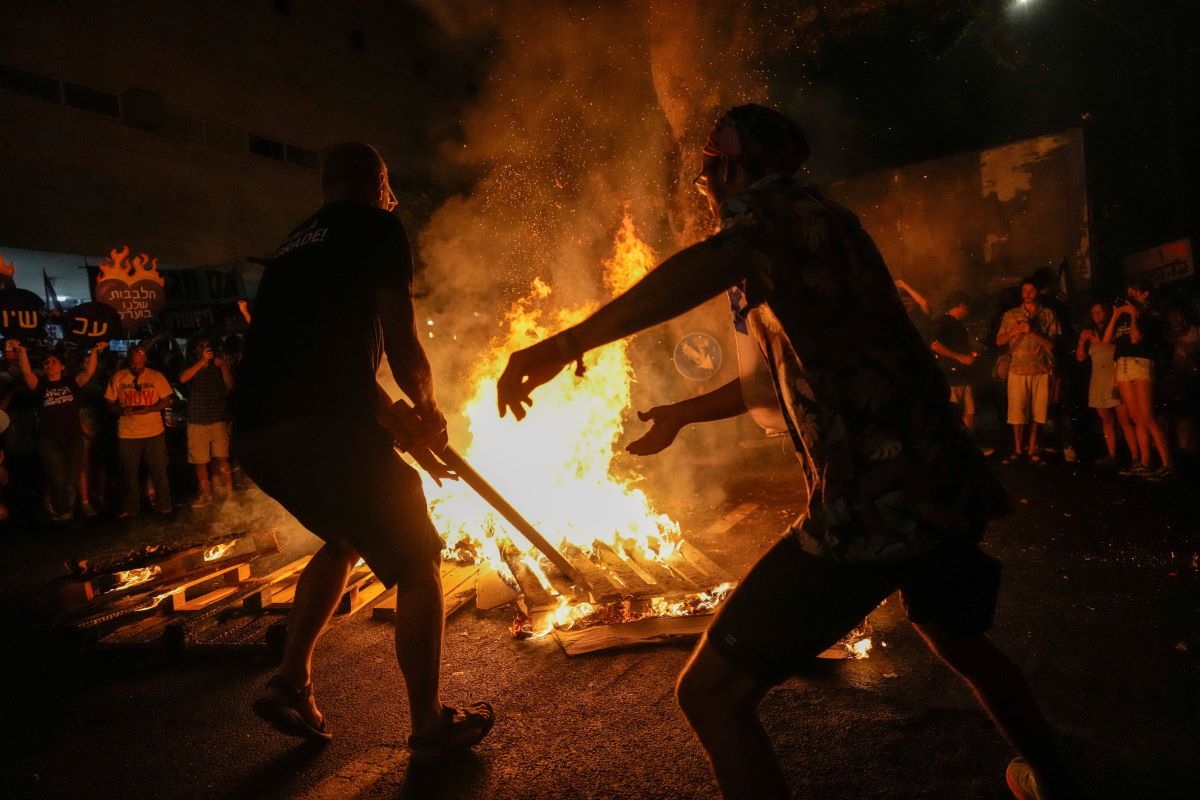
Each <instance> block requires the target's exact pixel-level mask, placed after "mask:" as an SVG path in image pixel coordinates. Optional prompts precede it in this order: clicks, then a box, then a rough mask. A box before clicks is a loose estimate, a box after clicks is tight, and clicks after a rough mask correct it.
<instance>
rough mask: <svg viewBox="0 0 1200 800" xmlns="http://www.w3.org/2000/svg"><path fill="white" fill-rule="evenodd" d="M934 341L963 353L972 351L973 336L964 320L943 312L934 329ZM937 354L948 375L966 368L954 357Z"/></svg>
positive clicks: (939, 362)
mask: <svg viewBox="0 0 1200 800" xmlns="http://www.w3.org/2000/svg"><path fill="white" fill-rule="evenodd" d="M932 341H934V342H938V343H939V344H941V345H942V346H943V347H946V348H948V349H950V350H953V351H954V352H956V353H961V354H963V355H967V354H968V353H970V352H971V337H970V335H969V334H968V333H967V326H966V325H964V324H963V323H962V320H959V319H955V318H954V317H952V316H950V315H949V314H942V316H941V319H939V320H938V321H937V324H936V325H935V326H934V329H933V337H932ZM935 355H937V362H938V366H940V367H941V368H942V371H943V372H945V373H946V376H947V377H950V376H952V375H954V374H955V373H958V372H960V371H964V370H965V369H966V367H965V366H964V365H963V364H962V363H960V362H958V361H955V360H954V359H952V358H946V357H945V356H943V355H940V354H935Z"/></svg>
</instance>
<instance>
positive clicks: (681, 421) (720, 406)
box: [625, 378, 746, 456]
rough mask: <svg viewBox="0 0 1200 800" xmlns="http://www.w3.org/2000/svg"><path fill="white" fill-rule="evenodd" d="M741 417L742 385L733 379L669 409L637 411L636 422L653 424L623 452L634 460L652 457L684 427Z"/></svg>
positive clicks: (673, 404)
mask: <svg viewBox="0 0 1200 800" xmlns="http://www.w3.org/2000/svg"><path fill="white" fill-rule="evenodd" d="M745 413H746V401H745V400H744V399H743V398H742V382H741V379H739V378H734V379H733V380H731V381H730V382H729V383H727V384H725V385H724V386H722V387H721V388H719V389H714V390H712V391H711V392H708V393H707V394H701V395H697V396H696V397H689V398H688V399H687V400H681V401H679V402H678V403H671V404H670V405H665V406H655V407H654V408H652V409H650V410H649V411H639V412H638V419H640V420H641V421H642V422H652V423H654V424H653V426H652V427H651V428H650V430H649V431H647V432H646V433H645V435H643V436H642V437H641V438H640V439H638V440H636V441H634V442H631V443H630V444H629V446H628V447H626V448H625V449H626V450H628V451H629V452H630V453H633V454H634V455H635V456H650V455H654V454H655V453H659V452H662V451H663V450H665V449H667V448H668V447H670V446H671V443H672V442H674V441H675V437H676V436H678V435H679V432H680V431H681V430H683V429H684V428H685V427H686V426H688V425H691V424H693V423H696V422H714V421H716V420H719V419H729V418H730V417H737V416H740V415H742V414H745Z"/></svg>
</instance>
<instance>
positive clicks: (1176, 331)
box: [897, 270, 1200, 481]
mask: <svg viewBox="0 0 1200 800" xmlns="http://www.w3.org/2000/svg"><path fill="white" fill-rule="evenodd" d="M1057 283H1058V281H1057V276H1055V275H1054V273H1053V272H1052V271H1050V270H1043V271H1041V272H1039V273H1037V274H1035V275H1033V276H1031V277H1029V278H1026V279H1024V280H1023V281H1022V282H1021V284H1020V289H1019V291H1020V294H1019V299H1018V298H1015V297H1014V298H1012V299H1011V300H1009V302H1007V303H1004V302H1001V304H1000V307H999V309H998V311H999V313H998V314H997V315H996V316H995V317H994V318H993V319H992V320H991V323H990V325H989V326H988V327H987V329H986V331H985V332H984V333H982V334H981V335H979V336H976V337H974V338H973V337H972V336H971V334H970V332H969V329H968V325H967V322H966V321H967V320H968V318H969V317H970V316H971V315H972V312H973V311H974V310H975V309H973V308H972V300H971V298H970V297H969V296H968V295H967V294H965V293H962V292H955V293H953V294H951V295H950V296H949V297H948V298H947V301H946V304H945V305H946V308H945V313H944V314H943V315H942V316H941V317H940V318H939V319H937V320H932V319H931V316H930V313H929V308H930V306H929V303H928V302H927V301H926V300H925V299H924V298H923V297H922V296H921V295H920V294H918V293H917V292H916V290H914V289H913V288H912V287H911V286H909V285H908V284H905V283H903V282H900V281H898V282H897V290H898V291H899V292H900V294H901V297H902V299H903V300H904V301H905V307H906V309H907V310H908V313H909V316H910V318H913V320H914V323H915V324H916V327H917V329H918V330H919V331H920V332H921V333H922V335H923V336H924V337H925V338H926V340H927V341H928V342H929V346H930V348H931V349H932V350H933V352H934V354H935V355H936V356H937V360H938V363H939V364H941V366H942V369H943V371H944V373H945V375H946V378H947V381H948V382H949V384H950V398H951V401H952V402H953V403H954V404H955V405H956V406H957V407H958V408H959V409H960V411H961V413H962V420H963V423H964V424H965V425H966V427H967V428H968V429H971V430H974V429H975V426H976V417H977V414H978V413H979V402H978V401H977V398H976V394H977V391H978V390H979V389H981V388H985V387H987V386H989V385H991V386H993V387H995V388H996V389H998V391H995V392H992V393H991V394H992V395H993V396H994V397H996V398H997V401H996V409H995V410H996V415H997V417H999V419H1001V420H1003V421H1004V422H1006V423H1007V425H1008V426H1009V428H1010V429H1011V434H1012V444H1011V449H1010V450H1008V451H1007V452H1006V454H1005V455H1004V456H1003V457H1002V463H1004V464H1016V463H1019V462H1024V463H1029V464H1036V465H1041V464H1045V463H1046V459H1047V453H1049V452H1051V451H1054V452H1057V453H1061V455H1062V459H1063V460H1064V461H1066V462H1076V461H1078V460H1079V459H1080V457H1081V454H1092V455H1094V456H1095V457H1094V463H1095V464H1096V465H1098V466H1101V467H1107V468H1112V469H1116V470H1117V471H1118V472H1119V473H1120V474H1121V475H1123V476H1130V477H1138V478H1144V479H1147V480H1151V481H1168V480H1172V479H1173V478H1175V475H1176V472H1175V469H1176V464H1175V462H1176V457H1177V456H1179V455H1183V456H1184V457H1188V456H1194V455H1195V454H1197V452H1200V439H1198V437H1197V418H1198V417H1200V327H1198V326H1197V324H1196V320H1197V318H1198V316H1200V315H1198V313H1197V310H1198V304H1200V298H1198V297H1194V296H1193V297H1189V296H1183V295H1176V296H1172V297H1160V296H1159V294H1160V292H1159V291H1158V290H1156V289H1155V287H1154V286H1153V285H1152V284H1151V283H1150V282H1148V281H1145V280H1133V281H1129V282H1128V284H1127V286H1126V287H1125V291H1124V292H1123V294H1122V295H1121V296H1120V297H1118V298H1117V299H1116V300H1115V301H1114V302H1111V303H1107V302H1103V301H1100V300H1098V299H1088V298H1081V299H1080V300H1081V302H1072V301H1068V300H1066V299H1064V298H1063V297H1061V296H1059V295H1058V294H1057V293H1056V291H1055V287H1056V285H1057ZM981 321H982V320H981ZM989 351H991V352H990V353H989ZM984 355H988V356H989V357H988V358H984ZM979 367H983V368H984V370H986V371H984V370H981V369H979ZM984 393H986V392H984ZM1089 414H1090V415H1091V417H1092V418H1091V419H1089V418H1088V416H1089ZM1118 428H1119V429H1120V435H1118ZM1047 433H1050V434H1052V435H1051V436H1049V437H1047V436H1046V435H1045V434H1047ZM1047 439H1048V441H1047ZM983 449H984V452H985V453H986V454H987V455H991V454H992V452H993V449H992V448H988V447H984V448H983Z"/></svg>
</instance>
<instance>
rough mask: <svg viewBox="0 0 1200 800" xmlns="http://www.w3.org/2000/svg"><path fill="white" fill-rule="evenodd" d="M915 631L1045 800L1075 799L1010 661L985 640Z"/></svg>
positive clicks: (931, 628)
mask: <svg viewBox="0 0 1200 800" xmlns="http://www.w3.org/2000/svg"><path fill="white" fill-rule="evenodd" d="M913 627H914V628H915V629H916V631H917V633H919V634H920V635H921V638H923V639H924V640H925V643H926V644H927V645H929V649H930V650H932V651H933V652H934V653H935V654H937V656H938V657H939V658H941V659H942V660H943V661H944V662H946V664H947V665H948V666H949V667H950V668H951V669H952V670H954V671H955V672H956V673H958V675H959V677H961V678H962V679H963V680H964V681H966V683H967V685H968V686H970V687H971V691H973V692H974V693H975V697H976V698H977V699H978V700H979V703H980V705H982V706H983V708H984V710H985V711H987V713H988V715H989V716H991V718H992V721H993V722H995V723H996V727H997V728H999V729H1000V732H1001V733H1002V734H1004V737H1005V738H1006V739H1008V741H1009V744H1011V745H1012V746H1013V749H1014V750H1016V751H1017V753H1018V754H1020V755H1021V756H1023V757H1024V758H1025V760H1026V761H1028V762H1029V765H1030V767H1032V768H1033V772H1034V775H1036V776H1037V781H1038V788H1039V789H1041V791H1042V792H1043V793H1044V795H1045V797H1046V798H1047V800H1055V799H1056V798H1074V797H1076V796H1078V789H1077V787H1076V786H1075V783H1074V781H1073V780H1072V779H1071V777H1070V774H1069V773H1068V771H1067V768H1066V765H1065V764H1064V763H1063V760H1062V756H1061V755H1060V754H1059V752H1058V746H1057V745H1056V744H1055V742H1054V737H1053V735H1052V734H1051V733H1050V727H1049V725H1047V724H1046V719H1045V717H1043V716H1042V712H1041V710H1040V709H1038V706H1037V702H1036V701H1035V700H1034V698H1033V692H1031V691H1030V690H1029V684H1028V683H1026V682H1025V678H1024V676H1023V675H1021V672H1020V670H1018V669H1017V667H1016V666H1015V665H1014V664H1013V663H1012V661H1010V660H1009V659H1008V657H1007V656H1006V655H1004V653H1002V652H1001V651H1000V650H999V649H998V648H997V647H996V646H995V645H994V644H992V642H991V641H990V640H989V639H988V638H987V637H986V636H974V637H971V638H967V639H958V638H955V637H952V636H950V635H948V634H946V633H945V632H944V631H943V630H942V629H941V628H940V627H938V626H937V625H917V624H916V623H913Z"/></svg>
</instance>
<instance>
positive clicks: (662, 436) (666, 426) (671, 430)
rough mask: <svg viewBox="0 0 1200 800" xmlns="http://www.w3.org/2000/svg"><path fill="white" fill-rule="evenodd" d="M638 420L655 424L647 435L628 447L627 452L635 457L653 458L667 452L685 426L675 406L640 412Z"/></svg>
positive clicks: (657, 407)
mask: <svg viewBox="0 0 1200 800" xmlns="http://www.w3.org/2000/svg"><path fill="white" fill-rule="evenodd" d="M638 419H640V420H641V421H642V422H650V423H653V424H652V425H651V427H650V430H648V431H646V433H645V435H643V436H642V437H641V438H640V439H638V440H636V441H633V442H630V443H629V445H628V446H626V448H625V450H626V451H628V452H630V453H632V454H633V455H635V456H652V455H654V454H655V453H661V452H662V451H663V450H666V449H667V448H668V447H670V446H671V443H672V442H674V441H675V437H676V436H678V435H679V431H681V430H682V429H683V425H684V421H683V420H682V419H681V418H680V415H679V412H678V410H677V408H676V406H673V405H670V406H655V407H654V408H652V409H650V410H649V411H639V412H638Z"/></svg>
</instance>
